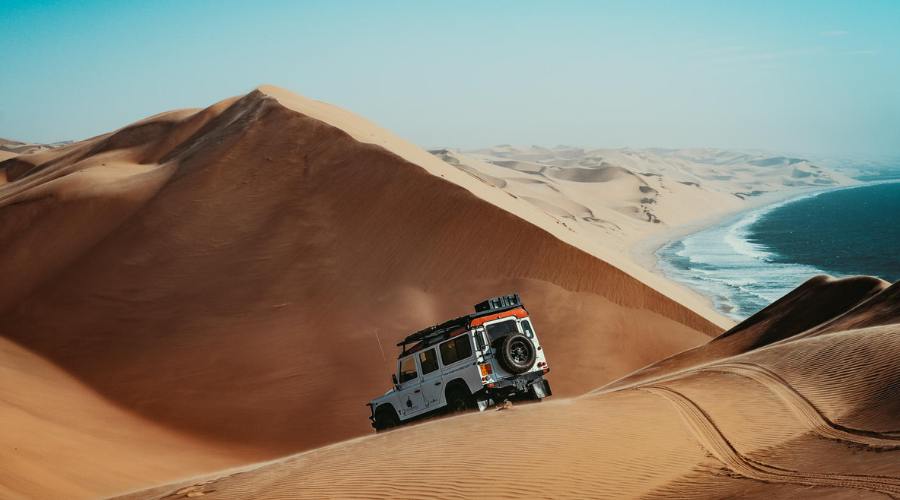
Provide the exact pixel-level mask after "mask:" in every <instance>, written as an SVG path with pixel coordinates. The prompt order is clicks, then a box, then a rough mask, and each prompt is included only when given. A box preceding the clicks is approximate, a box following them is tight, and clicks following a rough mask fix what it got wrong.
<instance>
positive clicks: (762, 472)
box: [639, 386, 900, 496]
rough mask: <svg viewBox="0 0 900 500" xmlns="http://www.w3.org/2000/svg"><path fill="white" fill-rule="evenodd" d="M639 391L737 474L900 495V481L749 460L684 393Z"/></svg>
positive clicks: (661, 389) (653, 389)
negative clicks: (672, 411)
mask: <svg viewBox="0 0 900 500" xmlns="http://www.w3.org/2000/svg"><path fill="white" fill-rule="evenodd" d="M639 390H643V391H647V392H650V393H652V394H655V395H657V396H660V397H663V398H665V399H667V400H668V401H669V402H670V403H672V405H673V406H675V408H676V409H677V410H678V413H679V415H681V417H682V420H684V422H685V424H687V426H688V428H689V429H690V430H691V432H692V433H693V434H694V436H695V437H696V439H697V440H698V441H699V443H700V445H701V446H703V447H704V448H705V449H706V450H707V451H708V452H709V453H710V454H712V455H713V456H714V457H715V458H716V459H717V460H719V461H720V462H722V463H723V464H725V466H726V467H728V468H729V469H731V470H732V471H733V472H734V473H736V474H739V475H741V476H744V477H747V478H749V479H756V480H759V481H768V482H778V483H792V484H802V485H806V486H827V487H837V488H854V489H858V490H865V491H871V492H877V493H884V494H887V495H892V496H893V495H900V478H893V477H882V476H865V475H856V474H837V473H818V472H800V471H794V470H790V469H784V468H780V467H776V466H773V465H769V464H765V463H762V462H757V461H755V460H752V459H750V458H747V457H745V456H743V455H741V454H740V453H739V452H738V451H737V450H736V449H735V448H734V446H732V444H731V442H730V441H728V439H727V438H726V437H725V436H724V435H723V434H722V432H721V431H720V430H719V428H718V427H716V424H715V423H713V421H712V419H710V417H709V415H707V414H706V412H705V411H703V409H702V408H700V407H699V406H697V404H696V403H694V402H693V401H691V400H690V399H688V398H687V397H685V396H684V395H682V394H681V393H679V392H677V391H675V390H673V389H670V388H668V387H662V386H648V387H641V388H640V389H639Z"/></svg>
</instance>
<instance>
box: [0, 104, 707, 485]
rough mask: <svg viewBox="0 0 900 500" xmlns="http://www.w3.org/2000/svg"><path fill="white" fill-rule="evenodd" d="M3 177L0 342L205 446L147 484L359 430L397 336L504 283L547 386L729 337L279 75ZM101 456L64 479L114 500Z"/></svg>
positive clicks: (20, 161)
mask: <svg viewBox="0 0 900 500" xmlns="http://www.w3.org/2000/svg"><path fill="white" fill-rule="evenodd" d="M0 169H2V170H3V171H4V172H5V173H6V174H11V178H12V180H11V182H9V183H7V184H5V185H3V186H2V187H0V241H2V242H3V243H4V244H3V245H2V246H0V274H2V275H3V276H14V277H15V279H10V280H4V281H3V282H2V283H0V333H2V335H3V337H5V338H6V339H9V340H11V341H13V342H15V343H17V344H18V345H20V346H21V347H23V348H25V349H28V350H29V351H31V352H32V353H35V354H38V355H40V356H42V357H44V358H46V359H48V360H50V361H51V362H53V363H55V364H57V365H58V366H59V367H61V368H62V369H63V370H65V372H66V373H68V376H71V377H73V378H74V379H77V381H78V383H80V384H83V385H84V386H86V387H88V388H90V390H91V391H96V393H98V394H99V395H100V396H102V398H105V400H106V402H107V403H108V404H109V405H110V406H111V407H114V408H116V409H118V410H125V411H126V412H128V413H130V414H132V415H134V416H136V418H140V419H144V420H146V421H148V422H150V423H152V425H154V426H158V427H161V428H164V429H167V430H170V431H172V432H174V433H175V434H177V435H181V436H185V439H190V440H192V442H193V441H194V440H196V441H199V442H202V443H204V444H205V445H207V446H209V447H211V448H210V449H214V450H217V451H216V452H215V453H213V454H212V455H211V456H210V457H207V458H208V459H207V458H204V457H205V455H204V454H203V453H200V452H198V453H197V455H195V456H194V458H193V459H192V460H191V461H190V462H191V464H186V463H182V464H180V466H179V467H177V471H176V470H173V469H171V468H170V469H168V470H167V471H166V470H162V471H160V476H159V477H162V476H165V475H166V474H172V476H171V477H175V476H176V475H177V474H187V473H191V472H199V471H203V470H209V469H210V468H212V467H217V466H218V465H219V464H220V463H221V462H219V461H218V460H219V459H220V456H219V455H217V453H219V450H227V449H234V450H235V456H242V457H247V456H253V457H256V458H257V459H259V458H265V457H272V456H277V455H280V454H285V453H289V452H296V451H299V450H304V449H310V448H314V447H318V446H323V445H327V444H330V443H334V442H338V441H341V440H345V439H348V438H352V437H355V436H360V435H365V434H368V433H369V432H370V431H371V430H370V428H369V425H368V424H369V423H368V420H367V419H366V416H367V414H366V411H367V410H366V408H365V406H364V403H365V402H366V401H367V400H368V399H369V398H371V397H372V396H373V395H374V394H377V393H379V392H380V391H383V390H384V389H385V388H386V387H387V386H388V385H389V380H390V379H389V374H390V373H391V372H392V371H393V355H394V353H393V350H392V344H393V342H394V341H396V340H397V339H398V338H401V337H402V336H404V335H405V334H407V333H409V332H410V331H412V330H415V329H418V328H421V327H422V326H424V325H428V324H432V323H434V322H437V321H440V320H443V319H446V318H447V317H452V316H454V315H458V314H460V312H461V311H467V310H468V309H469V308H470V307H471V304H473V303H475V302H477V301H479V300H481V299H483V298H484V297H487V296H491V295H496V294H497V293H498V291H500V292H506V291H513V290H515V291H518V292H520V293H521V295H522V297H523V298H524V300H525V301H526V304H528V306H529V309H530V310H531V312H532V315H533V316H534V318H535V327H536V328H537V329H539V330H540V331H541V338H542V340H543V342H544V344H545V347H546V349H547V350H548V352H552V353H553V354H552V358H551V360H552V359H559V360H563V359H565V360H566V362H565V363H560V364H559V365H557V366H555V367H554V372H553V387H554V392H555V393H556V394H559V395H561V396H566V395H569V396H574V395H578V394H581V393H584V392H586V391H588V390H590V389H593V388H595V387H597V386H599V385H602V384H604V383H606V382H609V381H611V380H613V379H615V378H618V377H621V376H622V375H624V374H626V373H628V372H629V371H632V370H634V369H635V368H638V367H640V366H644V365H646V364H648V363H651V362H653V361H655V360H657V359H659V358H661V357H665V356H667V355H670V354H672V353H675V352H679V351H682V350H684V349H686V348H689V347H693V346H696V345H699V344H701V343H703V342H704V341H706V340H707V339H708V338H709V335H715V334H717V333H719V332H720V331H721V328H720V327H719V326H717V325H716V324H714V323H713V322H711V321H709V320H707V319H706V318H704V317H702V316H700V315H698V314H697V313H695V312H693V311H692V310H690V309H689V308H688V307H685V306H684V305H682V304H680V303H678V302H676V301H674V300H672V299H671V298H669V297H668V296H667V295H665V294H664V293H661V292H659V291H657V290H655V289H654V288H652V287H650V286H648V285H647V284H645V283H644V282H642V281H640V280H638V279H636V278H635V277H633V276H632V275H631V274H629V273H628V272H626V271H623V270H622V269H620V268H619V267H618V264H619V262H615V264H616V265H613V264H611V263H608V262H605V261H603V260H600V259H598V258H597V257H596V254H595V253H594V252H590V253H589V252H588V251H585V250H583V249H581V248H579V247H576V246H573V244H571V243H572V242H576V239H573V238H571V237H570V236H568V235H567V233H568V231H567V230H565V229H563V228H559V227H555V226H556V225H555V223H553V222H552V221H551V219H549V218H547V217H546V214H544V213H543V212H540V211H537V210H535V209H534V208H533V206H532V205H530V204H528V203H527V202H524V201H522V200H517V199H515V198H512V197H509V196H508V195H506V194H505V193H500V192H497V191H496V190H493V189H490V188H489V187H488V186H486V185H485V184H484V182H482V181H480V180H478V179H475V178H473V177H472V176H470V175H469V174H467V173H465V172H461V171H459V170H458V169H456V168H454V167H453V166H451V165H449V164H447V163H444V162H442V161H440V160H439V159H437V158H435V157H434V156H433V155H430V154H428V153H425V152H424V151H421V150H418V149H417V148H414V147H412V146H410V145H409V144H408V143H405V142H404V141H402V140H400V139H398V138H396V137H394V136H392V135H390V134H389V133H388V132H386V131H383V130H381V129H378V128H377V127H375V126H373V125H371V124H370V123H368V122H366V121H365V120H362V119H360V118H358V117H355V116H354V115H352V114H350V113H348V112H346V111H342V110H339V109H337V108H334V107H331V106H329V105H325V104H323V103H317V102H315V101H310V100H307V99H304V98H301V97H299V96H294V95H292V94H289V93H287V92H286V91H283V90H280V89H274V88H271V87H261V88H260V89H258V90H255V91H253V92H250V93H249V94H247V95H246V96H241V97H236V98H232V99H227V100H225V101H222V102H220V103H217V104H215V105H213V106H211V107H209V108H205V109H202V110H180V111H172V112H167V113H161V114H158V115H155V116H153V117H150V118H147V119H145V120H142V121H140V122H137V123H135V124H132V125H129V126H126V127H123V128H121V129H119V130H117V131H114V132H112V133H109V134H105V135H101V136H98V137H95V138H92V139H88V140H86V141H82V142H79V143H74V144H70V145H65V146H62V147H59V148H55V149H51V150H47V151H40V152H37V153H35V154H30V155H27V154H26V155H19V156H16V157H15V158H12V159H11V160H7V161H5V162H2V163H0ZM495 202H496V203H495ZM523 207H524V208H523ZM520 209H521V211H522V213H524V215H521V216H520V215H519V210H520ZM529 210H530V211H532V212H529ZM530 219H533V220H534V221H538V222H540V224H543V225H540V224H536V223H534V222H533V221H531V220H530ZM561 237H562V239H561ZM382 352H384V353H385V354H382ZM349 374H352V380H350V381H348V376H349ZM68 404H77V403H76V402H70V403H68ZM85 404H87V403H85ZM44 439H45V438H44V437H42V436H36V437H35V438H34V440H33V441H32V442H31V444H30V446H31V447H32V449H31V450H30V453H29V455H28V457H29V458H28V460H29V461H30V462H27V463H32V462H35V463H36V462H39V461H41V460H44V455H43V454H44V453H47V451H46V450H47V449H48V448H47V447H48V446H50V444H51V443H53V442H54V441H55V439H54V438H53V437H52V436H47V437H46V440H44ZM99 439H103V437H102V436H100V437H99ZM124 439H127V438H124ZM171 449H172V453H177V448H176V447H172V448H171ZM134 452H135V453H140V450H134ZM103 460H104V459H103V458H102V457H96V460H85V461H84V462H82V463H79V464H70V466H69V468H68V469H67V470H68V471H69V472H70V473H74V474H79V475H81V476H82V477H84V478H85V480H84V488H85V490H87V491H92V492H94V493H95V494H103V493H109V492H110V489H109V488H111V487H112V486H111V485H110V483H109V482H108V480H107V479H105V478H101V476H103V474H104V472H103V471H104V467H103V463H104V462H103ZM173 468H174V466H173ZM95 475H96V477H98V479H97V480H96V481H95V480H94V477H95ZM101 479H102V480H101ZM133 481H134V478H133V477H124V476H123V477H122V478H120V480H119V481H118V482H117V483H116V485H115V486H116V488H117V489H118V491H121V490H122V489H127V488H128V487H135V486H137V484H135V483H134V482H133ZM23 488H24V489H22V490H19V491H17V493H19V494H25V495H37V496H42V495H48V494H51V493H52V492H53V491H54V490H52V489H43V488H42V486H41V485H36V484H32V485H31V486H29V487H23ZM29 488H31V489H29Z"/></svg>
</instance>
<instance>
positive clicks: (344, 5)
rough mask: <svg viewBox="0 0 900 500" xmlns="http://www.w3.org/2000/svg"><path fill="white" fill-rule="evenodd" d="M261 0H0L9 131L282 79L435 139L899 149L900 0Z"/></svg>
mask: <svg viewBox="0 0 900 500" xmlns="http://www.w3.org/2000/svg"><path fill="white" fill-rule="evenodd" d="M254 3H256V2H254ZM259 3H260V4H261V5H254V6H252V7H250V6H247V5H242V4H239V3H237V2H235V3H230V2H218V1H217V2H199V1H197V2H187V1H173V2H164V1H157V2H121V1H119V2H92V1H81V2H8V1H4V0H0V54H2V59H0V137H7V138H12V139H20V140H29V141H42V142H48V141H56V140H63V139H81V138H85V137H88V136H91V135H95V134H99V133H102V132H106V131H110V130H112V129H115V128H118V127H120V126H122V125H125V124H127V123H129V122H132V121H135V120H137V119H140V118H142V117H144V116H147V115H151V114H155V113H158V112H160V111H164V110H168V109H173V108H182V107H201V106H206V105H209V104H211V103H213V102H215V101H217V100H219V99H222V98H224V97H228V96H231V95H236V94H242V93H246V92H248V91H249V90H251V89H252V88H253V87H255V86H257V85H259V84H261V83H272V84H275V85H279V86H282V87H286V88H288V89H290V90H293V91H295V92H297V93H301V94H304V95H307V96H309V97H313V98H316V99H321V100H325V101H328V102H331V103H333V104H337V105H339V106H341V107H344V108H347V109H350V110H352V111H354V112H356V113H359V114H362V115H364V116H366V117H368V118H370V119H372V120H374V121H375V122H377V123H379V124H381V125H383V126H385V127H387V128H390V129H392V130H393V131H395V132H397V133H398V134H400V135H401V136H404V137H406V138H408V139H410V140H412V141H413V142H415V143H417V144H419V145H422V146H425V147H433V146H451V147H477V146H484V145H490V144H497V143H514V144H542V145H548V146H550V145H556V144H572V145H580V146H604V147H622V146H631V147H646V146H661V147H696V146H711V147H739V148H763V149H769V150H779V151H791V152H798V153H799V152H805V153H820V154H843V153H863V154H898V153H900V1H884V2H876V1H872V2H865V1H853V2H828V1H826V0H818V1H811V2H785V1H777V2H758V1H753V2H750V1H748V2H721V1H710V2H672V1H664V2H637V1H634V2H549V1H548V2H525V1H511V2H490V4H489V5H483V4H485V3H486V2H470V3H466V2H441V3H438V2H422V1H414V2H376V1H368V2H311V1H310V2H259ZM139 4H140V5H139Z"/></svg>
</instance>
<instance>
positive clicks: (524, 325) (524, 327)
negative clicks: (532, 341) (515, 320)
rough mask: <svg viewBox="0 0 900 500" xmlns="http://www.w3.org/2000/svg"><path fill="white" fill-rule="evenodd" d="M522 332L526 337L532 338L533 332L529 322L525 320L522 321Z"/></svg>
mask: <svg viewBox="0 0 900 500" xmlns="http://www.w3.org/2000/svg"><path fill="white" fill-rule="evenodd" d="M522 331H523V332H525V336H526V337H528V338H534V330H533V329H532V328H531V322H530V321H528V320H527V319H523V320H522Z"/></svg>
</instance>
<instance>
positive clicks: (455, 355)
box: [440, 335, 472, 366]
mask: <svg viewBox="0 0 900 500" xmlns="http://www.w3.org/2000/svg"><path fill="white" fill-rule="evenodd" d="M440 348H441V362H442V363H444V366H447V365H450V364H453V363H456V362H457V361H459V360H461V359H466V358H468V357H469V356H471V355H472V343H471V342H469V336H468V335H460V336H459V337H456V338H455V339H453V340H448V341H447V342H444V343H443V344H441V346H440Z"/></svg>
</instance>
